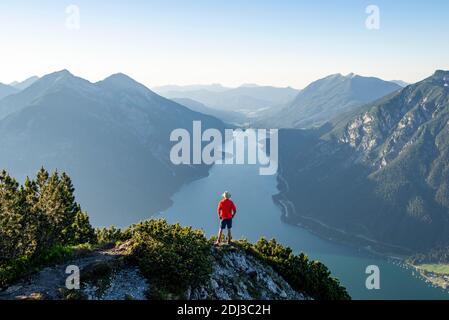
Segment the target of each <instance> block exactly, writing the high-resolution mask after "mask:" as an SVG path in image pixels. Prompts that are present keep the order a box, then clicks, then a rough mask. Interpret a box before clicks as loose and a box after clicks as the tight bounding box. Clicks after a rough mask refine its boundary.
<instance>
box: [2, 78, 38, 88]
mask: <svg viewBox="0 0 449 320" xmlns="http://www.w3.org/2000/svg"><path fill="white" fill-rule="evenodd" d="M37 80H39V77H37V76H32V77H30V78H28V79H26V80H24V81H21V82H18V81H14V82H13V83H10V84H9V85H10V86H12V87H14V88H16V89H18V90H24V89H26V88H28V87H29V86H31V85H32V84H33V83H35V82H36V81H37Z"/></svg>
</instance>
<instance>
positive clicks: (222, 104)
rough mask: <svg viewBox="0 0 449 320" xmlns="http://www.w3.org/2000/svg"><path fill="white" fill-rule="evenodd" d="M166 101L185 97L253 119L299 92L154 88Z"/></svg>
mask: <svg viewBox="0 0 449 320" xmlns="http://www.w3.org/2000/svg"><path fill="white" fill-rule="evenodd" d="M155 90H156V92H158V93H159V94H161V95H163V96H164V97H166V98H169V99H174V98H187V99H191V100H195V101H198V102H200V103H202V104H204V105H206V106H207V107H209V108H212V109H218V110H224V111H232V112H239V113H242V114H244V115H246V116H254V114H255V113H257V112H259V111H260V110H263V109H267V108H271V107H277V106H280V105H283V104H285V103H287V102H289V101H291V100H292V99H294V97H295V96H296V95H297V94H298V92H299V91H298V90H296V89H293V88H290V87H287V88H277V87H270V86H257V85H253V84H251V85H243V86H240V87H238V88H232V89H231V88H224V87H222V86H220V85H212V86H196V87H195V86H194V87H192V86H189V87H187V88H183V87H176V88H175V87H172V86H169V87H163V88H162V89H161V88H156V89H155Z"/></svg>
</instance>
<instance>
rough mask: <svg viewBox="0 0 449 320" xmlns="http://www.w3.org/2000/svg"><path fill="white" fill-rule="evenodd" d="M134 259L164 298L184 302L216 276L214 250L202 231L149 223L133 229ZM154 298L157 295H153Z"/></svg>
mask: <svg viewBox="0 0 449 320" xmlns="http://www.w3.org/2000/svg"><path fill="white" fill-rule="evenodd" d="M130 232H131V234H132V237H131V252H130V253H131V257H132V258H133V259H135V260H136V261H137V262H138V264H139V266H140V269H141V271H142V273H143V274H144V275H145V276H146V277H147V278H148V279H150V280H151V282H152V283H153V284H155V285H156V287H158V288H159V290H158V291H159V292H165V294H164V297H160V298H166V297H167V296H170V297H171V298H183V294H184V292H185V291H186V290H187V288H188V287H189V286H196V285H199V284H201V283H203V282H204V281H206V280H207V279H208V278H209V275H210V273H211V272H212V260H211V247H210V244H209V243H208V241H207V239H206V238H205V237H204V234H203V232H202V231H198V230H192V228H191V227H181V226H180V225H179V224H174V225H170V224H168V223H167V222H166V221H165V220H149V221H145V222H142V223H139V224H137V225H134V226H132V227H131V228H130ZM153 294H154V292H153Z"/></svg>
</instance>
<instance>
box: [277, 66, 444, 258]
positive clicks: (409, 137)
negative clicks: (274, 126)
mask: <svg viewBox="0 0 449 320" xmlns="http://www.w3.org/2000/svg"><path fill="white" fill-rule="evenodd" d="M279 159H280V172H281V174H280V176H279V179H280V180H279V182H280V188H281V190H282V192H281V194H280V195H279V196H278V198H277V199H278V201H279V202H280V203H281V204H282V205H283V207H284V208H290V210H288V211H289V212H288V215H287V219H288V220H289V221H290V222H292V223H298V222H299V223H302V224H305V225H309V226H312V227H313V228H317V229H320V230H321V231H323V230H325V231H324V232H325V233H328V234H330V236H331V237H332V238H337V237H340V238H347V237H348V235H351V237H354V238H357V239H358V241H360V242H361V243H363V244H365V245H369V246H371V247H373V246H384V245H386V246H391V247H389V249H388V250H393V251H396V252H399V251H401V252H407V251H409V250H410V251H420V250H428V249H429V248H433V247H436V246H443V245H448V244H449V236H448V235H449V161H448V159H449V71H436V72H435V74H434V75H432V76H431V77H429V78H427V79H425V80H423V81H421V82H418V83H416V84H412V85H409V86H407V87H405V88H403V89H401V90H400V91H396V92H393V93H391V94H389V95H387V96H386V97H384V98H382V99H380V100H378V101H375V102H373V103H370V104H367V105H365V106H363V107H362V108H360V109H359V110H355V111H353V113H352V114H346V115H344V116H340V117H339V118H338V119H335V120H334V121H333V124H332V125H330V124H327V125H325V126H323V127H321V128H320V129H315V130H282V131H281V133H280V156H279ZM330 230H332V231H330Z"/></svg>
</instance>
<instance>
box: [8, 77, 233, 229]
mask: <svg viewBox="0 0 449 320" xmlns="http://www.w3.org/2000/svg"><path fill="white" fill-rule="evenodd" d="M194 120H200V121H201V122H202V125H203V127H204V128H209V127H213V128H217V129H223V128H224V123H223V122H222V121H220V120H218V119H216V118H213V117H211V116H207V115H204V114H200V113H197V112H194V111H191V110H190V109H188V108H186V107H184V106H182V105H180V104H178V103H176V102H173V101H170V100H167V99H165V98H163V97H161V96H159V95H157V94H156V93H154V92H152V91H151V90H149V89H148V88H146V87H145V86H143V85H142V84H139V83H138V82H136V81H134V80H133V79H131V78H129V77H127V76H126V75H124V74H116V75H113V76H110V77H108V78H106V79H105V80H103V81H100V82H97V83H91V82H89V81H87V80H84V79H82V78H78V77H75V76H74V75H72V74H71V73H70V72H68V71H66V70H64V71H60V72H56V73H52V74H49V75H46V76H44V77H42V78H41V79H38V80H37V81H35V82H34V83H33V84H31V85H30V86H29V87H27V88H26V89H24V90H23V91H21V92H19V93H16V94H14V95H10V96H7V97H6V98H4V99H2V100H0V149H1V150H3V151H2V153H1V156H0V168H7V169H8V171H9V172H11V173H12V174H14V175H16V176H17V177H18V178H21V179H22V180H23V179H24V178H25V176H27V175H30V176H31V175H34V173H35V172H36V171H37V170H38V169H39V168H40V167H41V166H45V167H46V168H48V169H58V170H60V171H67V172H68V173H70V175H71V176H72V178H73V180H74V183H75V184H76V185H77V186H78V188H77V196H78V198H79V199H80V202H82V203H84V208H85V209H86V210H87V211H88V212H89V213H90V216H91V219H92V222H93V223H94V224H95V225H104V224H108V225H109V224H111V223H112V224H115V225H119V226H123V225H126V224H130V223H133V222H135V221H138V220H140V219H139V218H146V217H149V216H150V215H151V214H154V213H156V212H157V211H158V210H161V209H163V208H166V207H167V206H169V204H170V197H171V195H172V194H173V193H174V192H175V191H176V190H177V189H178V188H179V187H180V186H181V185H183V184H185V183H187V182H189V181H191V180H193V179H197V178H199V177H201V176H204V175H206V174H207V171H208V167H206V166H202V165H197V166H174V165H172V163H171V162H170V160H169V151H170V148H171V145H172V143H171V142H170V141H169V137H170V133H171V131H172V130H173V129H176V128H185V129H187V130H189V131H191V130H192V122H193V121H194ZM130 213H131V214H132V215H133V216H129V214H130Z"/></svg>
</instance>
